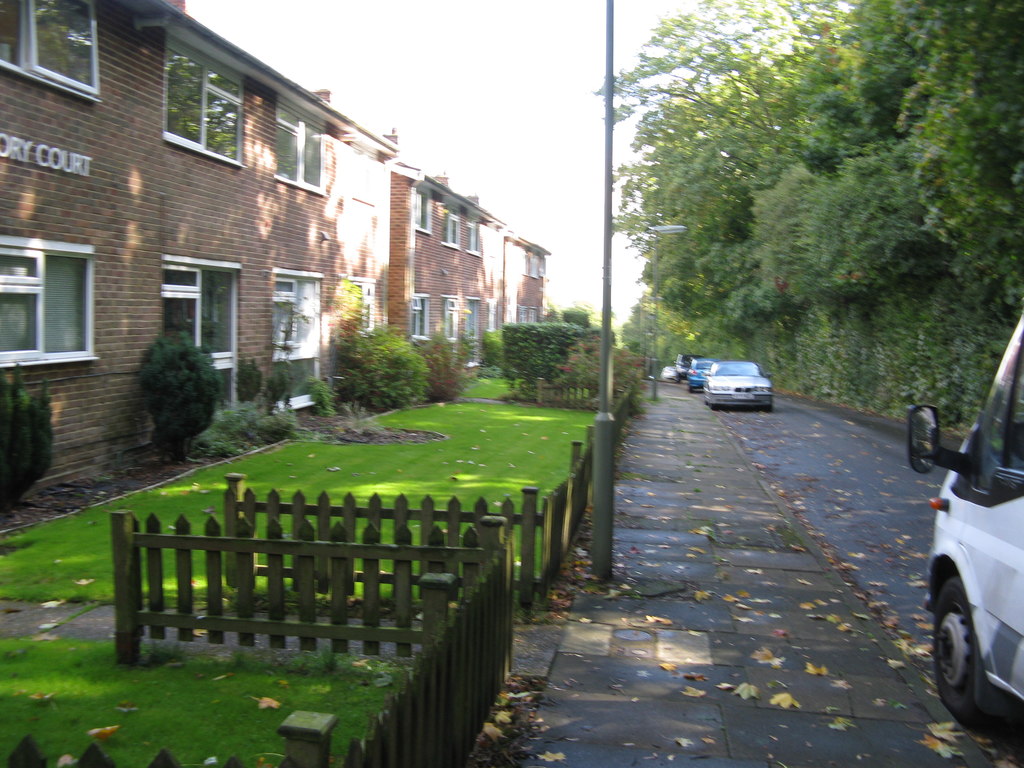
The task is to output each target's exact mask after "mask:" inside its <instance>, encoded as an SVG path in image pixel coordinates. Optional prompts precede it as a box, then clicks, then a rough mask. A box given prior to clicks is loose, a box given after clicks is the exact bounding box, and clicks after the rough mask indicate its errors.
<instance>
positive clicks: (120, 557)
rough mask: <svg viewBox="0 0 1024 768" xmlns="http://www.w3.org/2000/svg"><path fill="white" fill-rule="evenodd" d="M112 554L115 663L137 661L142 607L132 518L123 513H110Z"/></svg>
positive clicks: (128, 514)
mask: <svg viewBox="0 0 1024 768" xmlns="http://www.w3.org/2000/svg"><path fill="white" fill-rule="evenodd" d="M110 532H111V546H112V548H113V555H114V648H115V651H116V654H117V663H118V664H135V663H136V662H138V660H139V634H140V633H139V625H138V619H137V616H136V612H137V611H138V610H139V607H140V606H141V604H142V585H141V584H140V583H139V582H140V576H141V574H140V569H139V555H138V552H137V551H136V550H135V542H134V540H133V539H134V537H135V516H134V515H133V514H132V513H131V512H129V511H127V510H118V511H116V512H111V513H110Z"/></svg>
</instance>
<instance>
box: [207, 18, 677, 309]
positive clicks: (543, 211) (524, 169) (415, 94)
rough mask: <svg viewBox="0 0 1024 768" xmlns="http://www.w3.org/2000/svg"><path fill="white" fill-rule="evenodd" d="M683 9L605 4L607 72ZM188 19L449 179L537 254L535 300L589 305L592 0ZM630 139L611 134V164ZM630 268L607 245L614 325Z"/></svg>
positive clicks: (595, 139)
mask: <svg viewBox="0 0 1024 768" xmlns="http://www.w3.org/2000/svg"><path fill="white" fill-rule="evenodd" d="M687 1H688V0H619V2H618V3H616V9H615V33H614V40H615V43H614V52H615V53H614V61H615V69H616V72H618V71H621V70H623V69H628V68H630V67H631V66H632V62H633V58H634V56H635V55H636V54H637V53H638V52H639V51H640V49H641V48H642V46H643V45H644V43H646V42H647V40H648V39H649V38H650V36H651V32H652V30H653V29H654V28H655V26H657V24H658V22H659V20H660V19H661V18H663V17H666V16H672V15H675V14H676V13H678V12H679V11H680V9H681V8H682V7H683V6H684V5H685V4H686V3H687ZM188 12H189V14H190V15H191V16H192V17H193V18H195V19H196V20H197V21H199V22H200V23H201V24H204V25H205V26H207V27H209V28H210V29H212V30H213V31H214V32H216V33H218V34H219V35H221V36H222V37H224V38H226V39H227V40H229V41H231V42H232V43H234V44H236V45H238V46H239V47H241V48H243V49H244V50H246V51H248V52H249V53H251V54H253V55H255V56H256V57H257V58H259V59H260V60H262V61H263V62H264V63H266V64H268V65H269V66H271V67H272V68H274V69H276V70H277V71H278V72H280V73H281V74H282V75H284V76H286V77H288V78H289V79H291V80H293V81H294V82H296V83H298V84H299V85H301V86H303V87H304V88H307V89H309V90H319V89H321V88H327V89H329V90H330V91H331V92H332V96H331V104H332V106H333V107H334V108H335V109H337V110H338V111H339V112H341V113H342V114H343V115H345V116H346V117H348V118H350V119H352V120H354V121H355V122H356V123H358V124H360V125H361V126H363V127H364V128H366V129H368V130H370V131H372V132H374V133H376V134H378V135H384V134H387V133H390V132H391V131H392V130H395V131H397V133H398V137H399V149H400V152H401V158H402V160H403V161H404V162H406V163H408V164H409V165H412V166H414V167H417V168H421V169H422V170H423V171H424V172H425V173H427V174H428V175H431V176H447V177H448V178H449V184H450V186H451V187H452V189H454V190H455V191H456V192H458V193H460V194H462V195H466V196H469V195H478V196H479V198H480V204H481V206H483V207H484V208H485V209H486V210H488V211H489V212H490V213H491V214H493V215H494V216H496V217H497V218H498V219H500V220H502V221H504V222H505V223H506V224H508V225H509V226H510V227H511V229H512V230H513V231H514V232H515V233H516V234H517V235H519V236H521V237H524V238H526V239H527V240H530V241H531V242H534V243H536V244H538V245H540V246H542V247H543V248H545V249H547V250H548V251H550V252H551V256H550V257H549V258H548V270H547V274H548V278H549V282H548V294H549V297H550V301H553V302H554V303H555V304H557V305H558V306H560V307H566V306H569V305H572V304H574V303H577V302H581V303H586V304H589V305H591V306H592V307H594V308H595V309H597V310H600V306H601V297H602V274H603V273H602V263H603V248H604V239H603V238H604V232H603V214H604V189H603V184H604V103H603V99H602V97H601V96H600V94H599V92H600V90H601V89H602V87H603V81H604V71H605V56H606V53H605V16H606V3H605V2H604V0H515V1H514V2H510V1H509V0H432V2H423V0H359V2H354V1H353V0H288V2H281V0H188ZM630 139H631V136H630V135H629V130H628V129H624V128H621V127H617V128H616V134H615V151H614V158H615V164H616V165H619V164H621V163H622V162H625V161H627V160H628V153H629V144H630ZM641 268H642V261H641V259H640V258H639V257H638V255H637V254H635V253H634V252H632V251H630V250H628V247H627V244H626V242H625V239H624V238H621V237H616V239H615V245H614V247H613V257H612V272H611V278H612V279H611V282H612V307H613V310H614V312H615V315H616V318H617V319H618V320H619V321H621V320H624V319H626V318H627V317H628V315H629V310H630V308H631V307H632V306H633V304H635V303H636V301H637V300H638V298H639V296H640V294H641V292H642V289H641V287H640V286H639V285H638V284H637V280H638V278H639V275H640V270H641Z"/></svg>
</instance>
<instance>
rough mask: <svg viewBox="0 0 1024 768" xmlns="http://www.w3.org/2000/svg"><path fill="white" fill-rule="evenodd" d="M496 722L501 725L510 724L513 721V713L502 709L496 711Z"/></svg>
mask: <svg viewBox="0 0 1024 768" xmlns="http://www.w3.org/2000/svg"><path fill="white" fill-rule="evenodd" d="M494 722H495V723H498V724H500V725H508V724H509V723H511V722H512V715H511V714H509V713H508V712H506V711H505V710H504V709H502V710H500V711H499V712H496V713H495V715H494Z"/></svg>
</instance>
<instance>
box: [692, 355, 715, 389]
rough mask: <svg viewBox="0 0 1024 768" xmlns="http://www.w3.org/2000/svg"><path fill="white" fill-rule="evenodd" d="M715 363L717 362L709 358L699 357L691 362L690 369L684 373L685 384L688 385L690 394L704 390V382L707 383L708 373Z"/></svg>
mask: <svg viewBox="0 0 1024 768" xmlns="http://www.w3.org/2000/svg"><path fill="white" fill-rule="evenodd" d="M717 362H718V360H715V359H713V358H710V357H699V358H697V359H696V360H693V361H691V363H690V369H689V370H688V371H687V372H686V383H687V384H689V386H690V391H691V392H699V391H700V390H702V389H704V382H706V381H707V377H708V371H709V370H711V366H712V365H714V364H715V363H717Z"/></svg>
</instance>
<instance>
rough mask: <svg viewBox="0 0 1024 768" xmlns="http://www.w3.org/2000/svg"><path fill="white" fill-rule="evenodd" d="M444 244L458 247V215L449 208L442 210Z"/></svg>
mask: <svg viewBox="0 0 1024 768" xmlns="http://www.w3.org/2000/svg"><path fill="white" fill-rule="evenodd" d="M444 244H445V245H454V246H455V247H456V248H458V247H459V215H458V214H457V213H455V211H453V210H451V209H449V208H446V209H445V212H444Z"/></svg>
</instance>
